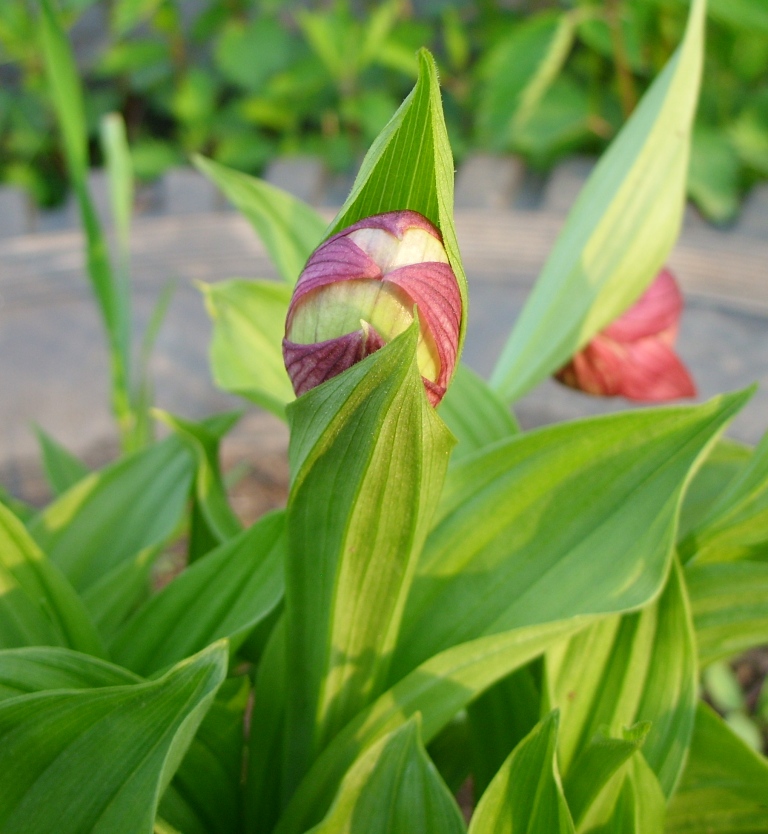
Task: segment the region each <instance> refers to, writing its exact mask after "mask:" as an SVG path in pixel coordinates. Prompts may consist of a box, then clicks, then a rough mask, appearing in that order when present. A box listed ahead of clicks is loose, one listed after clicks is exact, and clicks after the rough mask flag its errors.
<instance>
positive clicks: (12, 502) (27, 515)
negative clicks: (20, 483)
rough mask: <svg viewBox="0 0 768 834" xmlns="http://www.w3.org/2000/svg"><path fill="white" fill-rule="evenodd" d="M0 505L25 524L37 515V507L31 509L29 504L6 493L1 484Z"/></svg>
mask: <svg viewBox="0 0 768 834" xmlns="http://www.w3.org/2000/svg"><path fill="white" fill-rule="evenodd" d="M0 504H2V505H3V506H4V507H5V508H6V509H9V510H10V511H11V512H12V513H13V514H14V515H15V516H16V517H17V518H20V519H21V520H22V521H23V522H24V523H25V524H26V523H27V522H28V521H29V520H30V519H31V518H33V517H34V516H35V515H37V507H33V506H32V505H31V504H27V502H26V501H22V500H20V499H19V498H16V497H15V496H14V495H11V493H10V492H8V490H6V489H5V487H4V486H3V485H2V484H0Z"/></svg>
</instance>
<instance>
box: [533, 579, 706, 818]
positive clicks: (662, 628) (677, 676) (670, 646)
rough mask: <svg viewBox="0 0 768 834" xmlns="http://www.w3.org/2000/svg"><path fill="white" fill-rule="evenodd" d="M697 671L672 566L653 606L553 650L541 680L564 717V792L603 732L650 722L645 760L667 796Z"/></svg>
mask: <svg viewBox="0 0 768 834" xmlns="http://www.w3.org/2000/svg"><path fill="white" fill-rule="evenodd" d="M696 672H697V670H696V649H695V645H694V639H693V628H692V624H691V622H690V611H689V608H688V601H687V598H686V595H685V588H684V585H683V582H682V577H681V570H680V569H679V567H677V566H675V567H674V568H673V570H672V572H671V574H670V578H669V582H668V584H667V587H666V589H665V591H664V593H663V594H662V596H661V597H660V599H659V600H658V601H657V602H655V603H653V604H652V605H649V606H647V607H646V608H644V609H643V610H642V611H640V612H639V613H637V614H633V615H629V616H624V617H621V618H612V619H607V620H604V621H603V622H601V623H599V624H598V625H596V626H593V627H592V628H591V629H587V630H585V631H584V632H582V633H581V634H579V635H577V636H576V637H575V638H573V639H572V640H571V641H570V642H569V643H567V644H563V645H561V646H558V647H556V648H555V649H553V650H551V651H550V652H549V654H548V655H547V676H546V677H547V680H548V682H549V686H550V702H551V703H552V704H553V705H554V706H558V707H559V708H560V710H561V712H562V716H563V729H562V731H561V734H560V758H559V761H560V766H561V768H562V770H563V774H564V777H565V780H566V788H567V786H568V783H569V781H570V780H572V779H574V778H575V779H576V780H579V779H581V778H582V774H581V773H580V769H581V768H582V767H583V761H584V758H585V757H587V753H586V752H585V751H587V750H588V747H589V744H590V740H591V739H592V738H593V737H594V736H595V735H596V734H598V733H600V731H601V729H602V728H603V727H606V728H607V731H608V733H609V734H610V735H611V736H619V735H620V733H621V731H622V728H623V727H627V726H631V725H633V724H635V723H637V722H650V723H651V730H650V732H649V733H648V737H647V739H646V740H645V745H644V747H643V755H644V756H645V758H646V759H647V760H648V763H649V764H650V766H651V768H652V769H653V771H654V773H655V774H656V776H657V778H658V780H659V783H660V785H661V787H662V790H663V791H664V793H665V795H666V796H667V797H669V796H670V795H671V794H672V792H673V790H674V788H675V785H676V784H677V782H678V780H679V778H680V775H681V773H682V769H683V764H684V762H685V756H686V751H687V748H688V744H689V742H690V738H691V733H692V731H693V720H694V712H695V704H696V690H697V678H696ZM574 773H575V776H574V775H573V774H574ZM578 816H580V812H577V811H576V810H574V818H576V817H578Z"/></svg>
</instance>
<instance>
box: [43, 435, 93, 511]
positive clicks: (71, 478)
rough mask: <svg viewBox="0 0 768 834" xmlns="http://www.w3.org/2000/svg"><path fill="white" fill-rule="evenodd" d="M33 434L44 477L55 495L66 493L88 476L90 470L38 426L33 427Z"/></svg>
mask: <svg viewBox="0 0 768 834" xmlns="http://www.w3.org/2000/svg"><path fill="white" fill-rule="evenodd" d="M35 434H36V435H37V440H38V442H39V443H40V451H41V452H42V456H43V468H44V469H45V475H46V477H47V479H48V483H49V484H50V486H51V489H52V490H53V491H54V493H55V494H56V495H61V494H62V492H66V491H67V490H68V489H69V488H70V487H71V486H74V485H75V484H76V483H77V482H78V481H81V480H82V479H83V478H84V477H85V476H86V475H88V474H89V472H90V470H89V469H88V467H87V466H86V465H85V464H84V463H83V462H82V461H81V460H80V459H79V458H78V457H76V456H75V455H73V454H72V453H71V452H69V451H68V450H67V449H65V448H64V447H63V446H62V445H61V444H60V443H59V442H58V441H56V440H54V439H53V438H52V437H51V436H50V435H49V434H47V433H46V432H44V431H43V430H42V429H41V428H40V427H39V426H35Z"/></svg>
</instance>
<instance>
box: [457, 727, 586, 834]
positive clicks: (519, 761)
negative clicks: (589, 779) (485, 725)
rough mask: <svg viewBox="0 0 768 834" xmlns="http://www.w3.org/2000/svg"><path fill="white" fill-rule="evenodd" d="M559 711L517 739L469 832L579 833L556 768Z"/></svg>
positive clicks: (481, 833)
mask: <svg viewBox="0 0 768 834" xmlns="http://www.w3.org/2000/svg"><path fill="white" fill-rule="evenodd" d="M557 727H558V713H557V711H554V712H551V713H550V714H549V715H548V716H547V717H546V718H545V719H544V720H543V721H542V722H541V723H539V724H537V725H536V727H534V729H533V730H532V731H531V732H530V733H529V734H528V735H527V736H526V737H525V738H524V739H523V740H522V741H521V742H520V744H518V746H517V747H516V748H515V749H514V751H513V752H512V753H511V754H510V756H509V758H508V759H507V760H506V761H505V762H504V765H503V766H502V768H501V770H500V771H499V772H498V773H497V774H496V776H495V777H494V779H493V781H492V782H491V784H490V785H489V786H488V788H487V790H486V791H485V793H484V794H483V795H482V797H481V798H480V802H479V803H478V805H477V808H476V809H475V812H474V814H473V815H472V824H471V825H470V826H469V834H512V832H518V831H525V832H527V834H558V832H559V834H575V828H574V825H573V820H572V819H571V814H570V812H569V810H568V805H567V803H566V801H565V797H564V795H563V786H562V784H561V782H560V774H559V772H558V769H557V757H556V752H557Z"/></svg>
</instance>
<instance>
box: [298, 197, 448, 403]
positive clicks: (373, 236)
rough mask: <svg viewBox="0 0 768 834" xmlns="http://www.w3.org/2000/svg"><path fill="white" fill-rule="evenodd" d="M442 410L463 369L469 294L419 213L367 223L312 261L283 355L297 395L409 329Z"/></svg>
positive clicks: (428, 386)
mask: <svg viewBox="0 0 768 834" xmlns="http://www.w3.org/2000/svg"><path fill="white" fill-rule="evenodd" d="M416 308H418V317H419V338H418V345H417V348H416V361H417V363H418V366H419V370H420V372H421V375H422V379H423V380H424V387H425V388H426V391H427V397H428V398H429V401H430V402H431V403H432V405H437V404H438V403H439V402H440V400H441V399H442V398H443V395H444V394H445V391H446V388H447V386H448V383H449V382H450V379H451V376H452V375H453V371H454V368H455V366H456V355H457V351H458V343H459V328H460V325H461V295H460V293H459V286H458V283H457V281H456V276H455V275H454V273H453V270H452V269H451V266H450V264H449V263H448V256H447V255H446V253H445V249H444V247H443V239H442V237H441V235H440V232H439V231H438V230H437V229H436V228H435V226H433V225H432V223H430V222H429V220H427V219H426V217H423V216H422V215H421V214H418V213H417V212H415V211H393V212H388V213H387V214H378V215H375V216H374V217H367V218H366V219H365V220H360V221H359V222H357V223H355V224H354V225H352V226H350V227H349V228H347V229H344V231H342V232H339V233H338V234H336V235H333V237H330V238H328V240H326V241H325V242H324V243H322V244H321V245H320V246H319V247H318V248H317V249H316V250H315V251H314V252H313V253H312V255H311V256H310V258H309V260H308V261H307V265H306V266H305V267H304V271H303V272H302V273H301V275H300V276H299V280H298V283H297V284H296V289H295V290H294V292H293V298H291V303H290V306H289V307H288V317H287V319H286V323H285V339H283V358H284V360H285V367H286V369H287V370H288V376H290V378H291V382H292V383H293V390H294V391H295V392H296V396H300V395H301V394H303V393H305V392H306V391H309V389H310V388H314V387H315V386H316V385H320V383H321V382H325V381H326V380H328V379H331V377H334V376H336V375H337V374H340V373H341V372H342V371H345V370H347V368H350V367H351V366H352V365H354V364H355V363H356V362H359V361H360V360H361V359H364V358H365V357H366V356H368V355H369V354H371V353H374V352H375V351H377V350H378V349H379V348H380V347H383V346H384V345H385V344H387V343H388V342H390V341H392V339H394V338H395V337H396V336H398V335H399V334H400V333H402V332H403V331H404V330H406V329H407V328H408V326H409V325H410V324H411V322H412V321H413V319H414V310H415V309H416Z"/></svg>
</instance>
